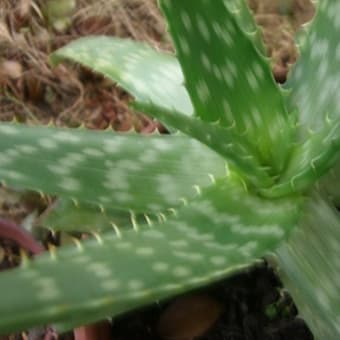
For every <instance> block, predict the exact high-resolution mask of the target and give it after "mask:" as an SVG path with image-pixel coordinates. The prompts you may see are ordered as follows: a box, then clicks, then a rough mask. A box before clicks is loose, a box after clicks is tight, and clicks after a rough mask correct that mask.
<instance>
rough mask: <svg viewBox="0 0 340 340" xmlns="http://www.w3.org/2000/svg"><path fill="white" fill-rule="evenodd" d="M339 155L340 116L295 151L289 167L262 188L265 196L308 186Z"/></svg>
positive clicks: (298, 145) (331, 165)
mask: <svg viewBox="0 0 340 340" xmlns="http://www.w3.org/2000/svg"><path fill="white" fill-rule="evenodd" d="M339 159H340V119H337V121H336V122H334V123H333V124H329V125H327V126H325V127H324V129H323V130H321V131H319V132H315V133H313V134H312V135H310V137H309V139H307V141H306V142H304V143H299V144H297V145H296V147H295V148H294V150H293V151H292V155H291V158H290V160H289V162H288V165H287V169H286V170H285V172H284V173H283V174H282V176H281V178H280V180H279V181H278V183H277V184H276V185H274V186H273V187H271V188H268V189H264V190H263V191H262V192H263V193H264V194H265V195H266V196H281V195H286V194H287V193H290V192H298V191H306V190H309V189H310V187H311V185H313V184H314V182H315V181H316V180H317V179H319V178H320V177H321V176H323V175H324V174H326V173H327V171H328V170H330V169H331V168H332V167H333V166H334V165H335V163H336V161H337V160H339Z"/></svg>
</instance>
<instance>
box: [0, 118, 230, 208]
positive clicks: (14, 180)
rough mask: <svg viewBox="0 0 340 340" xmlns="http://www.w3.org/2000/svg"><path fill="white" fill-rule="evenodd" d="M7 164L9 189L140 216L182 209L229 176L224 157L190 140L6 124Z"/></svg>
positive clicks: (0, 174) (2, 133)
mask: <svg viewBox="0 0 340 340" xmlns="http://www.w3.org/2000/svg"><path fill="white" fill-rule="evenodd" d="M0 164H1V168H0V181H5V183H6V184H8V185H10V186H13V187H21V188H27V189H33V190H40V191H43V192H46V193H50V194H56V195H60V196H63V197H67V198H75V199H76V200H83V201H88V202H93V203H96V204H100V205H102V206H104V207H105V206H107V207H108V208H115V209H125V210H130V209H131V210H133V211H135V212H148V211H150V212H152V211H154V212H155V211H160V210H164V209H165V208H171V207H172V206H177V205H179V203H180V200H181V199H182V198H183V197H184V198H190V197H193V196H194V195H196V190H195V189H194V186H206V185H208V184H210V183H211V177H213V176H216V177H218V176H224V175H225V173H226V168H225V161H223V159H222V158H220V157H219V156H218V155H217V154H215V153H214V152H212V151H210V150H209V149H208V148H207V147H205V146H204V145H202V144H200V143H199V142H196V141H194V140H190V139H189V138H187V137H186V136H179V135H164V136H161V135H153V136H142V135H137V134H119V133H114V132H113V131H110V132H103V131H87V130H81V129H58V128H52V127H49V128H48V127H37V126H36V127H28V126H24V125H14V124H1V125H0ZM209 174H210V176H209Z"/></svg>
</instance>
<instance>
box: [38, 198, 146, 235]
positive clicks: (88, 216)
mask: <svg viewBox="0 0 340 340" xmlns="http://www.w3.org/2000/svg"><path fill="white" fill-rule="evenodd" d="M147 218H150V216H149V215H146V217H145V216H144V214H135V213H133V212H132V211H125V210H118V209H112V208H109V209H108V208H104V207H103V206H100V205H96V204H91V203H88V202H86V203H84V202H78V201H74V200H71V199H66V198H63V199H58V200H57V201H56V202H54V204H53V205H52V206H51V207H50V208H49V209H48V211H46V212H45V213H44V214H43V215H42V216H40V218H39V219H38V222H37V223H38V224H39V225H43V226H44V227H47V228H49V229H52V230H55V231H56V230H57V231H67V232H91V233H95V232H104V231H109V230H111V231H112V230H117V231H118V232H119V230H120V228H129V227H130V228H132V227H133V223H135V222H136V223H138V224H140V225H141V224H147Z"/></svg>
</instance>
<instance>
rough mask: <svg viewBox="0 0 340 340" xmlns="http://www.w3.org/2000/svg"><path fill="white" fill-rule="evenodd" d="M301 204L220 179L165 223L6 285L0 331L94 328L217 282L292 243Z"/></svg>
mask: <svg viewBox="0 0 340 340" xmlns="http://www.w3.org/2000/svg"><path fill="white" fill-rule="evenodd" d="M298 203H299V199H298V198H294V197H290V198H288V199H277V200H271V201H268V200H265V199H263V198H260V197H258V196H255V195H252V194H250V193H248V192H246V191H245V190H244V188H243V185H242V183H239V182H238V181H235V180H233V179H232V178H223V179H220V180H217V182H216V184H215V185H211V186H210V187H207V188H205V189H202V191H201V194H200V195H199V196H197V197H196V198H195V199H193V200H192V201H189V202H188V204H186V205H183V206H182V207H180V208H179V209H178V210H177V211H173V214H171V215H168V216H164V222H163V223H162V224H160V225H158V223H157V222H155V223H154V225H153V227H151V228H149V229H147V230H145V229H144V228H143V229H140V230H139V231H138V226H135V230H132V231H127V232H125V233H122V235H121V238H120V237H117V236H114V234H113V233H110V234H106V235H103V237H102V238H99V239H98V240H92V241H88V242H84V243H83V245H82V246H81V245H78V247H65V248H62V249H60V250H57V251H56V252H55V253H52V254H51V255H49V254H45V255H42V256H40V257H38V258H36V259H35V261H33V262H29V263H28V264H26V266H24V267H23V268H20V269H15V270H12V271H9V272H5V273H3V274H2V275H1V280H0V300H1V302H2V303H1V304H0V315H1V319H0V332H2V333H6V332H10V331H12V330H14V329H25V328H28V327H32V326H35V325H37V324H48V323H52V322H53V323H56V324H63V326H65V323H66V324H68V325H70V326H72V327H73V326H75V325H76V324H78V325H79V324H83V323H84V322H93V321H95V320H99V319H102V318H104V317H105V316H112V315H116V314H119V313H122V312H124V311H127V310H129V309H132V308H135V307H138V306H141V305H143V304H146V303H152V302H154V301H157V300H159V299H162V298H165V297H169V296H172V295H175V294H178V293H180V292H184V291H186V290H188V289H192V288H195V287H199V286H201V285H203V284H207V283H209V282H212V281H214V280H218V279H220V278H223V277H225V276H227V275H230V274H232V273H234V272H235V271H237V270H240V269H242V268H244V267H245V266H247V265H249V264H251V263H253V262H254V261H255V260H254V259H255V258H257V257H259V256H261V255H263V254H264V253H266V252H267V251H268V250H270V249H274V248H275V247H276V246H277V245H278V244H279V243H280V242H281V241H282V240H283V239H285V238H286V237H287V235H288V234H289V233H290V231H291V229H292V228H293V227H294V225H295V224H296V221H297V219H298V216H299V204H298Z"/></svg>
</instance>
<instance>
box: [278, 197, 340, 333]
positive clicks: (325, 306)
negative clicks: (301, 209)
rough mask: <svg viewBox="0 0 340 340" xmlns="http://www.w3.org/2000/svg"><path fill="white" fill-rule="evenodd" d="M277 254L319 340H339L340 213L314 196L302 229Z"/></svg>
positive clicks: (285, 278)
mask: <svg viewBox="0 0 340 340" xmlns="http://www.w3.org/2000/svg"><path fill="white" fill-rule="evenodd" d="M276 253H277V255H278V264H279V271H280V273H281V275H280V276H281V279H282V280H283V283H284V285H285V287H287V288H288V290H289V292H290V294H291V295H292V297H293V299H294V301H295V303H296V304H297V306H298V309H299V313H300V314H301V315H302V317H303V318H304V320H305V321H306V322H307V324H308V326H309V327H310V329H311V330H312V332H313V335H314V337H315V339H317V340H324V339H339V338H340V324H339V315H340V296H339V290H340V271H339V258H340V215H339V212H338V211H335V210H334V208H332V207H331V206H330V205H329V203H328V202H327V201H325V200H323V199H322V198H320V197H314V198H313V200H311V202H309V203H308V205H307V209H306V213H305V217H304V218H303V219H302V222H301V223H300V226H299V228H296V229H295V230H294V232H293V233H292V235H291V238H290V239H289V241H288V242H287V244H284V245H283V246H281V247H280V248H279V249H278V250H277V252H276Z"/></svg>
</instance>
